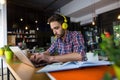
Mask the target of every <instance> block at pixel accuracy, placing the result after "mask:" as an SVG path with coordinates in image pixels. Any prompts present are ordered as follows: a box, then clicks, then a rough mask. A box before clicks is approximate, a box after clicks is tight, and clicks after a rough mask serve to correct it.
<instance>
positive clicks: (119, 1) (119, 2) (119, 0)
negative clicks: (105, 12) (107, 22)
mask: <svg viewBox="0 0 120 80" xmlns="http://www.w3.org/2000/svg"><path fill="white" fill-rule="evenodd" d="M119 5H120V0H118V8H119ZM117 19H118V20H120V14H118V16H117Z"/></svg>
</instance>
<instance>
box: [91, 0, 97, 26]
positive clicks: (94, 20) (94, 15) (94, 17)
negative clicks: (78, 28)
mask: <svg viewBox="0 0 120 80" xmlns="http://www.w3.org/2000/svg"><path fill="white" fill-rule="evenodd" d="M95 22H96V13H95V0H94V4H93V19H92V25H93V26H94V25H96V23H95Z"/></svg>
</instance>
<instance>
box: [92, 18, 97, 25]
mask: <svg viewBox="0 0 120 80" xmlns="http://www.w3.org/2000/svg"><path fill="white" fill-rule="evenodd" d="M95 21H96V19H95V17H93V21H92V25H93V26H94V25H95Z"/></svg>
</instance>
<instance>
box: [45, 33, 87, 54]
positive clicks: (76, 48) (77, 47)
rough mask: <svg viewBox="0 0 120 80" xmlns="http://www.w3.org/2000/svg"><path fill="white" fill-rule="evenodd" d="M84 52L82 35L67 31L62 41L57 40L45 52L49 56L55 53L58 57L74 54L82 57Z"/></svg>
mask: <svg viewBox="0 0 120 80" xmlns="http://www.w3.org/2000/svg"><path fill="white" fill-rule="evenodd" d="M84 50H85V46H84V39H83V36H82V34H81V33H80V32H77V31H67V34H66V35H65V39H64V41H63V40H62V39H61V38H57V39H56V40H55V41H54V42H53V43H52V45H51V47H50V48H49V49H48V50H47V51H48V52H49V53H50V54H53V53H54V52H55V51H56V52H57V53H58V54H59V55H63V54H67V53H72V52H76V53H80V54H81V55H82V56H84V55H85V51H84Z"/></svg>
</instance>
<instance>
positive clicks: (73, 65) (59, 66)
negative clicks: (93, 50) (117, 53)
mask: <svg viewBox="0 0 120 80" xmlns="http://www.w3.org/2000/svg"><path fill="white" fill-rule="evenodd" d="M111 64H112V63H111V62H109V61H95V62H93V61H72V62H66V63H53V64H50V65H46V66H45V67H43V68H42V69H40V70H38V71H37V73H41V72H54V71H63V70H70V69H77V68H83V67H93V66H103V65H111Z"/></svg>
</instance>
